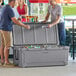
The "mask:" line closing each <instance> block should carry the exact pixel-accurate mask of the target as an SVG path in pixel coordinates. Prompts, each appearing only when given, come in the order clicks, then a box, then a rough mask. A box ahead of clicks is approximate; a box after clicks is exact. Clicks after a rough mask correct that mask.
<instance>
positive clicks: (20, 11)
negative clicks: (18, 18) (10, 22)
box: [17, 4, 26, 15]
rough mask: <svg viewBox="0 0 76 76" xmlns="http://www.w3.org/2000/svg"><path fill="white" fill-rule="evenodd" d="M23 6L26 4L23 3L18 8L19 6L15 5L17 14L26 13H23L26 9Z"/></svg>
mask: <svg viewBox="0 0 76 76" xmlns="http://www.w3.org/2000/svg"><path fill="white" fill-rule="evenodd" d="M25 6H26V5H25V4H24V5H23V7H22V9H21V8H20V6H18V7H17V11H18V13H19V15H24V14H26V13H25V10H26V9H25Z"/></svg>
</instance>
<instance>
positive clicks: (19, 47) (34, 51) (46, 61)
mask: <svg viewBox="0 0 76 76" xmlns="http://www.w3.org/2000/svg"><path fill="white" fill-rule="evenodd" d="M26 24H29V25H30V26H31V29H30V30H26V29H24V28H22V27H19V26H16V25H14V27H13V28H14V30H13V38H14V39H13V44H14V46H13V52H14V59H13V60H14V64H15V65H18V66H20V67H31V66H53V65H66V64H67V63H68V53H69V47H67V46H58V44H59V39H58V30H57V26H54V27H52V28H50V29H48V28H42V26H47V25H48V24H49V23H26ZM18 31H20V32H18ZM26 45H33V46H40V48H36V47H32V48H25V46H26Z"/></svg>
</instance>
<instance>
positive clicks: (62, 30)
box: [57, 22, 66, 45]
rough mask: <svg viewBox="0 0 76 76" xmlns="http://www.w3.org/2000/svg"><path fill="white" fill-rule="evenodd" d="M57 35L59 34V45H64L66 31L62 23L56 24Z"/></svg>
mask: <svg viewBox="0 0 76 76" xmlns="http://www.w3.org/2000/svg"><path fill="white" fill-rule="evenodd" d="M57 25H58V33H59V45H65V42H66V30H65V25H64V22H62V23H58V24H57Z"/></svg>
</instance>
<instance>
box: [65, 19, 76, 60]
mask: <svg viewBox="0 0 76 76" xmlns="http://www.w3.org/2000/svg"><path fill="white" fill-rule="evenodd" d="M64 20H65V21H72V45H73V52H72V53H73V60H74V59H75V51H74V50H75V48H74V22H75V21H76V18H70V19H69V18H65V19H64Z"/></svg>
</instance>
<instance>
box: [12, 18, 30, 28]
mask: <svg viewBox="0 0 76 76" xmlns="http://www.w3.org/2000/svg"><path fill="white" fill-rule="evenodd" d="M11 19H12V21H13V22H14V23H15V24H17V25H19V26H22V27H24V28H26V29H30V26H29V25H25V24H23V23H22V22H20V21H18V20H17V19H16V17H12V18H11Z"/></svg>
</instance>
